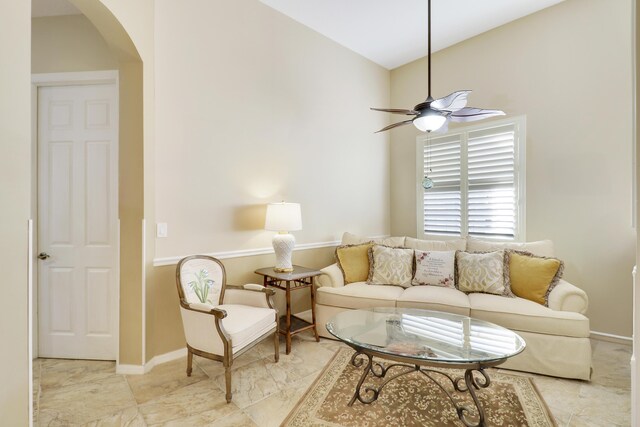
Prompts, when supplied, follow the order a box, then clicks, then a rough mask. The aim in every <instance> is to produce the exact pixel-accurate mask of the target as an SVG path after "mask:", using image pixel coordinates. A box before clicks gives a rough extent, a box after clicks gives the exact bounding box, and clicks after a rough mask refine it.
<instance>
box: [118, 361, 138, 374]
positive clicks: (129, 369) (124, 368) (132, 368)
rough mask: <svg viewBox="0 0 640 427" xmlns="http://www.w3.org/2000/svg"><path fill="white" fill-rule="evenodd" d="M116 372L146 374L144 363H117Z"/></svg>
mask: <svg viewBox="0 0 640 427" xmlns="http://www.w3.org/2000/svg"><path fill="white" fill-rule="evenodd" d="M116 374H120V375H142V374H144V366H143V365H124V364H119V363H117V364H116Z"/></svg>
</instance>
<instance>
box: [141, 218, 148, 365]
mask: <svg viewBox="0 0 640 427" xmlns="http://www.w3.org/2000/svg"><path fill="white" fill-rule="evenodd" d="M146 227H147V220H146V219H144V218H142V298H141V300H142V307H141V308H140V309H141V311H142V363H143V364H144V362H145V360H146V359H147V281H146V277H147V246H146V241H145V240H146V237H147V229H146Z"/></svg>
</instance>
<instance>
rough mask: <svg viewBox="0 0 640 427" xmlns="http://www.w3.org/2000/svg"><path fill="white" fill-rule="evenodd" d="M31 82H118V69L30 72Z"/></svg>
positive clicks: (57, 83)
mask: <svg viewBox="0 0 640 427" xmlns="http://www.w3.org/2000/svg"><path fill="white" fill-rule="evenodd" d="M31 83H33V84H34V85H35V86H36V87H41V86H71V85H78V84H82V85H90V84H105V83H116V85H117V84H118V70H105V71H80V72H72V73H43V74H32V75H31Z"/></svg>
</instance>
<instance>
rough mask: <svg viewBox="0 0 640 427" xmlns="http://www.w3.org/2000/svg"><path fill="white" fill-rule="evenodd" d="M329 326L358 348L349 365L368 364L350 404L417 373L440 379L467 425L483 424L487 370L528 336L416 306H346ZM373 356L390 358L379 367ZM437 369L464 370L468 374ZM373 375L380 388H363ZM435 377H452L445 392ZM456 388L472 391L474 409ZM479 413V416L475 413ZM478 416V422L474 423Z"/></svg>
mask: <svg viewBox="0 0 640 427" xmlns="http://www.w3.org/2000/svg"><path fill="white" fill-rule="evenodd" d="M327 330H328V331H329V332H330V333H331V334H332V335H333V336H335V337H336V338H338V339H339V340H340V341H343V342H344V343H345V344H347V345H348V346H350V347H352V348H353V349H354V350H355V353H354V354H353V356H352V357H351V364H352V365H353V366H355V367H360V366H362V365H363V364H364V363H366V367H365V370H364V372H363V373H362V376H361V377H360V380H359V381H358V384H357V386H356V390H355V392H354V394H353V398H352V399H351V401H350V402H349V406H352V405H353V404H354V402H355V401H356V400H359V401H360V402H362V403H364V404H369V403H371V402H373V401H375V400H376V399H377V398H378V395H379V394H380V392H381V391H382V389H383V388H384V386H385V385H386V384H387V383H389V381H392V380H394V379H396V378H398V377H401V376H403V375H406V374H409V373H412V372H419V373H421V374H423V375H425V376H426V377H427V378H429V379H430V380H431V381H433V382H434V383H436V384H437V385H438V387H439V388H440V389H441V390H442V391H443V392H444V393H445V394H446V396H447V397H448V398H449V400H451V403H452V404H453V406H454V407H455V409H456V412H457V414H458V418H460V421H462V422H463V423H464V425H465V426H469V427H471V426H484V425H485V424H484V411H483V409H482V405H481V404H480V402H479V401H478V397H477V395H476V390H479V389H481V388H486V387H489V384H490V383H491V381H490V379H489V374H488V373H487V371H486V368H490V367H492V366H497V365H500V364H501V363H504V362H505V361H506V360H507V359H508V358H510V357H513V356H515V355H517V354H518V353H520V352H522V351H523V350H524V348H525V346H526V344H525V342H524V340H523V339H522V338H521V337H520V336H519V335H518V334H516V333H514V332H512V331H510V330H509V329H506V328H503V327H501V326H498V325H494V324H493V323H489V322H485V321H482V320H477V319H474V318H471V317H467V316H460V315H457V314H450V313H444V312H439V311H430V310H421V309H412V308H386V307H385V308H372V309H368V310H348V311H344V312H342V313H339V314H337V315H336V316H334V317H333V318H331V320H330V321H329V322H328V323H327ZM374 357H379V358H382V359H386V360H389V361H391V362H395V363H391V364H385V365H386V366H383V365H381V364H380V363H378V362H376V361H374V360H373V358H374ZM433 368H457V369H464V370H465V371H464V375H462V376H460V377H454V376H453V375H451V374H450V373H447V372H443V371H439V370H436V369H433ZM369 374H371V375H373V376H375V377H377V378H384V381H383V382H382V383H381V384H380V386H379V387H378V388H373V387H364V390H363V383H364V381H365V379H366V378H367V376H368V375H369ZM436 378H442V379H444V380H445V381H447V380H448V381H450V382H451V384H452V385H453V389H454V391H453V392H452V391H449V390H447V389H446V388H445V387H444V386H443V385H442V384H441V382H440V381H438V380H437V379H436ZM455 392H459V393H468V394H469V395H470V396H471V399H472V400H473V403H474V404H475V407H476V411H473V409H472V408H469V407H467V406H463V405H460V404H458V403H457V402H456V401H455V399H454V398H453V394H452V393H455ZM474 412H475V416H474ZM475 419H477V420H478V422H477V423H476V422H475Z"/></svg>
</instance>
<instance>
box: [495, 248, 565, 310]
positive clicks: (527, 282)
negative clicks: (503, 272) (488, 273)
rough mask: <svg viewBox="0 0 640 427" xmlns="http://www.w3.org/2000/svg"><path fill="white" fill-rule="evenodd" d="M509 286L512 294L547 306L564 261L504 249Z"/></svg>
mask: <svg viewBox="0 0 640 427" xmlns="http://www.w3.org/2000/svg"><path fill="white" fill-rule="evenodd" d="M506 254H507V256H506V263H505V267H506V268H507V269H508V274H507V278H508V280H509V288H510V289H511V292H513V294H514V295H516V296H518V297H520V298H525V299H528V300H530V301H533V302H537V303H538V304H542V305H544V306H547V307H548V306H549V304H548V300H549V293H550V292H551V291H552V290H553V288H554V287H555V286H556V285H557V284H558V281H559V280H560V278H561V277H562V271H563V270H564V263H563V262H562V261H560V260H559V259H556V258H548V257H537V256H535V255H533V254H531V253H530V252H522V251H512V250H508V251H506Z"/></svg>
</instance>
